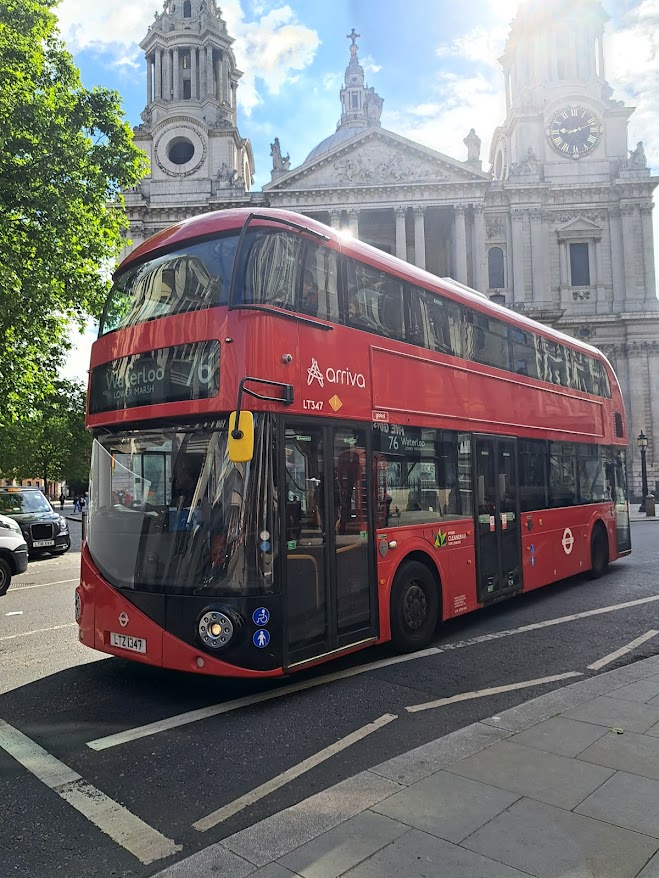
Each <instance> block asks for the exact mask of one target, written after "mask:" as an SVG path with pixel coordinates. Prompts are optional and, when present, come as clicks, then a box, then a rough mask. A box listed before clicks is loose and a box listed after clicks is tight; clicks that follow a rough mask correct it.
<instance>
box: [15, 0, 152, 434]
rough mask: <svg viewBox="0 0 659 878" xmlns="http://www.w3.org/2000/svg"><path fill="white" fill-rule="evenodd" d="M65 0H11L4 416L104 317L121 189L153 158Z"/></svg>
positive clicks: (26, 404)
mask: <svg viewBox="0 0 659 878" xmlns="http://www.w3.org/2000/svg"><path fill="white" fill-rule="evenodd" d="M55 3H56V0H0V401H1V402H0V426H2V425H3V424H7V423H10V422H11V420H12V419H13V418H15V417H16V416H18V415H21V414H25V413H26V412H29V409H30V405H32V404H34V401H35V400H37V399H38V398H39V397H40V396H42V395H43V394H45V393H47V392H48V391H49V389H51V388H52V387H53V383H52V379H53V377H54V376H55V375H56V374H57V370H58V367H59V366H60V365H61V363H62V361H63V359H64V356H65V354H66V350H67V341H66V338H67V330H68V326H69V324H70V321H71V319H76V320H77V321H78V322H80V323H82V321H84V319H85V318H87V317H89V316H92V317H96V316H98V315H99V313H100V310H101V307H102V303H103V301H104V298H105V296H106V293H107V284H108V280H107V274H108V272H107V267H108V266H109V265H110V264H111V262H112V261H113V260H114V259H115V258H116V257H117V256H118V254H119V252H120V250H121V247H122V237H121V233H122V229H124V228H125V227H126V217H125V212H124V209H123V199H122V197H121V192H120V189H122V188H123V189H125V188H129V187H131V186H134V185H135V184H136V182H137V181H138V180H139V178H140V177H141V176H142V175H143V173H144V171H145V167H146V166H145V157H144V154H143V153H142V152H141V151H140V150H138V149H137V147H136V146H135V145H134V143H133V138H132V131H131V129H130V126H129V125H128V123H127V122H126V120H125V117H124V114H123V110H122V106H121V99H120V96H119V94H118V93H117V92H115V91H111V90H107V89H104V88H94V89H92V90H88V89H86V88H84V87H83V86H82V83H81V81H80V75H79V72H78V70H77V68H76V67H75V65H74V63H73V59H72V58H71V55H70V54H69V53H68V52H67V51H66V50H65V48H64V46H63V44H62V43H61V42H60V40H59V38H58V33H57V27H56V25H57V19H56V18H55V16H54V14H53V12H52V11H51V10H52V7H53V6H54V5H55ZM103 269H105V274H104V273H103Z"/></svg>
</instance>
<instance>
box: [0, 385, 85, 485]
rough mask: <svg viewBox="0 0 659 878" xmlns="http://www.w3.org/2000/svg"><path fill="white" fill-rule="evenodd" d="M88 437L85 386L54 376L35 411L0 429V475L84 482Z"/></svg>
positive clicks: (45, 480) (45, 481)
mask: <svg viewBox="0 0 659 878" xmlns="http://www.w3.org/2000/svg"><path fill="white" fill-rule="evenodd" d="M91 445H92V437H91V435H90V434H89V433H88V432H87V431H86V430H85V389H84V387H83V386H82V385H80V384H75V383H73V382H70V381H64V380H61V379H58V380H56V381H55V382H54V386H53V389H52V391H51V392H50V393H49V394H48V395H47V397H46V398H45V399H44V400H42V403H41V405H40V407H39V410H38V411H36V410H35V411H34V412H32V413H31V414H30V415H27V416H26V417H24V418H21V419H19V420H16V421H14V422H13V423H12V424H11V425H9V426H8V427H6V428H5V429H3V430H2V431H1V432H0V475H2V477H4V478H10V479H11V478H15V479H19V480H20V479H30V478H36V477H37V476H38V477H40V478H42V479H43V480H44V483H45V484H46V485H48V483H49V482H57V481H62V480H64V481H66V482H67V483H69V484H71V483H75V484H76V485H80V484H84V483H85V482H86V481H87V479H88V478H89V463H90V457H91Z"/></svg>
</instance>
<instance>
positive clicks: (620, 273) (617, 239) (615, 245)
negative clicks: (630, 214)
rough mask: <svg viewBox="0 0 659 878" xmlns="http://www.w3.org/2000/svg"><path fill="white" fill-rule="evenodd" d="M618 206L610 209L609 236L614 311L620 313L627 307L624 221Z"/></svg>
mask: <svg viewBox="0 0 659 878" xmlns="http://www.w3.org/2000/svg"><path fill="white" fill-rule="evenodd" d="M621 216H622V215H621V213H620V209H619V208H618V207H612V208H611V209H610V210H609V236H610V239H611V274H612V277H611V282H612V284H613V313H614V314H619V313H620V312H621V311H622V310H623V309H624V307H625V256H624V252H623V247H622V221H621Z"/></svg>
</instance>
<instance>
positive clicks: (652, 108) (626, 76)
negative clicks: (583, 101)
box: [605, 0, 659, 166]
mask: <svg viewBox="0 0 659 878" xmlns="http://www.w3.org/2000/svg"><path fill="white" fill-rule="evenodd" d="M605 53H606V70H605V73H606V76H607V79H608V81H609V82H610V84H611V86H612V87H613V89H614V95H613V97H614V98H617V99H621V100H624V101H625V103H626V104H630V105H631V106H636V108H637V109H636V112H635V113H634V115H633V116H632V117H631V119H630V122H629V133H630V142H631V143H632V144H635V143H636V141H637V140H643V141H644V142H645V150H646V154H647V157H648V161H649V162H650V164H652V165H655V166H657V165H659V0H645V2H643V3H641V4H640V5H639V6H636V7H633V8H631V9H629V10H628V11H627V12H626V13H625V14H623V16H622V17H621V21H620V26H619V27H618V28H617V29H616V30H615V31H611V32H609V34H608V35H607V39H606V43H605Z"/></svg>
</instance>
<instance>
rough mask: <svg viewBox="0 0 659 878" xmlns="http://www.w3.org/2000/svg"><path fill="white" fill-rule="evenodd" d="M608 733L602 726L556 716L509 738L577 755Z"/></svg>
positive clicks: (536, 747) (538, 747) (524, 743)
mask: <svg viewBox="0 0 659 878" xmlns="http://www.w3.org/2000/svg"><path fill="white" fill-rule="evenodd" d="M606 734H607V731H606V729H604V728H602V726H596V725H593V724H592V723H582V722H577V720H573V719H566V718H565V717H563V716H555V717H552V718H551V719H547V720H545V721H544V722H542V723H538V725H537V726H532V727H531V728H530V729H526V731H524V732H520V733H519V734H517V735H514V736H513V737H512V738H508V740H509V741H510V743H511V744H522V745H523V746H524V747H534V748H535V749H536V750H546V751H547V752H548V753H555V754H556V755H557V756H577V755H578V754H579V753H581V751H582V750H585V749H586V748H587V747H589V746H590V745H591V744H593V743H594V742H595V741H597V740H598V738H601V737H602V736H603V735H606Z"/></svg>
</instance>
